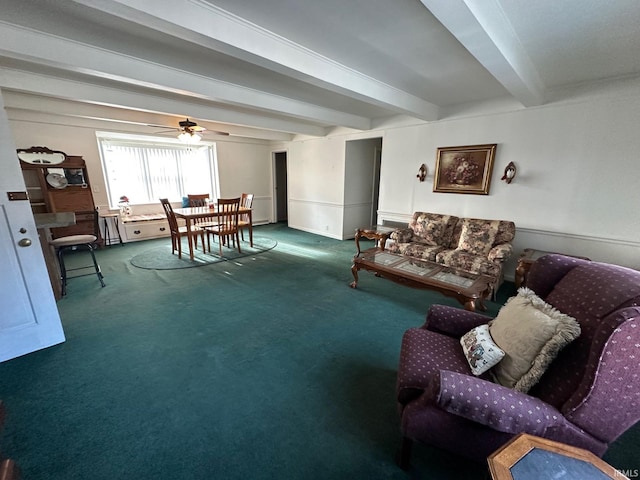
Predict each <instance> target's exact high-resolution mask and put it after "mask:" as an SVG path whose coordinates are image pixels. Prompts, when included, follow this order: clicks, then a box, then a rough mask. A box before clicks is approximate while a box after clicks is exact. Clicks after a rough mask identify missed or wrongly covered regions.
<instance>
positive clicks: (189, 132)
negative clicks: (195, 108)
mask: <svg viewBox="0 0 640 480" xmlns="http://www.w3.org/2000/svg"><path fill="white" fill-rule="evenodd" d="M150 126H153V127H165V128H170V127H167V126H166V125H150ZM175 130H177V131H178V132H179V133H178V139H179V140H180V141H182V142H184V143H198V142H199V141H200V140H201V139H202V135H203V134H204V132H209V133H213V134H215V135H229V132H220V131H215V130H207V129H206V128H204V127H202V126H200V125H198V124H197V123H196V122H194V121H192V120H189V119H188V118H187V119H185V120H182V121H180V122H178V127H177V128H171V130H165V131H162V132H157V133H167V132H172V131H175Z"/></svg>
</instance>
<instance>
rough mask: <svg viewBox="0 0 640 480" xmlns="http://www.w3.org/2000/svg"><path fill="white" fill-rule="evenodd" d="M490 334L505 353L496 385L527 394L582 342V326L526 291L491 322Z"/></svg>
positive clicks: (496, 377) (496, 375)
mask: <svg viewBox="0 0 640 480" xmlns="http://www.w3.org/2000/svg"><path fill="white" fill-rule="evenodd" d="M489 332H490V333H491V337H492V338H493V341H494V342H495V343H496V345H498V346H499V347H500V348H501V349H502V350H504V352H505V356H504V358H503V359H502V361H501V362H500V363H499V364H498V365H496V366H495V367H494V369H493V374H494V377H495V379H496V381H497V382H498V383H500V384H501V385H505V386H507V387H512V388H514V389H515V390H518V391H520V392H523V393H526V392H528V391H529V389H530V388H531V387H533V386H534V385H535V384H536V383H538V380H540V377H541V376H542V374H543V373H544V372H545V370H546V369H547V368H548V366H549V365H550V364H551V362H552V361H553V359H554V358H555V357H556V356H557V355H558V353H559V352H560V350H562V349H563V348H564V347H565V346H566V345H567V344H569V343H570V342H572V341H573V340H575V339H576V338H578V336H579V335H580V324H578V322H577V321H576V319H575V318H573V317H570V316H569V315H565V314H564V313H561V312H559V311H558V310H556V309H555V308H554V307H552V306H551V305H549V304H548V303H546V302H545V301H544V300H542V299H541V298H540V297H538V296H537V295H536V294H535V292H533V290H530V289H528V288H525V287H523V288H520V289H519V290H518V295H516V296H515V297H512V298H510V299H509V300H508V301H507V303H506V304H505V305H504V307H502V308H501V309H500V312H498V315H497V317H496V318H495V319H494V320H492V321H491V322H489Z"/></svg>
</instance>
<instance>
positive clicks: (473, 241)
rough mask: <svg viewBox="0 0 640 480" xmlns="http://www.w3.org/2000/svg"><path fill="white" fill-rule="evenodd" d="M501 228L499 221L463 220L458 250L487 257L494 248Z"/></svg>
mask: <svg viewBox="0 0 640 480" xmlns="http://www.w3.org/2000/svg"><path fill="white" fill-rule="evenodd" d="M499 226H500V221H499V220H479V219H475V218H464V219H462V230H461V231H460V239H459V240H458V246H457V250H461V251H463V252H469V253H473V254H475V255H485V256H486V255H487V254H488V253H489V250H491V248H492V247H493V243H494V242H495V240H496V235H497V234H498V227H499Z"/></svg>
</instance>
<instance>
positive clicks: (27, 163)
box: [18, 147, 102, 244]
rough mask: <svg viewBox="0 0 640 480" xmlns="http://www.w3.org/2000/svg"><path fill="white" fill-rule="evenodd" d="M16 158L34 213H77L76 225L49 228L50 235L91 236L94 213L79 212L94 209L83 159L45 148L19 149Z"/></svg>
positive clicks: (99, 240)
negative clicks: (18, 159) (18, 161)
mask: <svg viewBox="0 0 640 480" xmlns="http://www.w3.org/2000/svg"><path fill="white" fill-rule="evenodd" d="M18 157H19V158H20V167H21V168H22V174H23V176H24V181H25V184H26V187H27V193H28V194H29V202H30V203H31V208H32V210H33V213H59V212H74V213H76V224H75V225H71V226H69V227H58V228H52V229H51V234H52V235H53V238H59V237H64V236H67V235H84V234H87V235H94V234H95V233H96V226H95V217H94V215H93V214H91V215H88V214H78V212H88V211H95V209H96V207H95V203H94V201H93V193H92V192H91V183H90V181H89V175H88V174H87V167H86V165H85V161H84V159H83V158H82V157H80V156H72V155H66V154H65V153H64V152H60V151H55V150H50V149H48V148H46V147H31V148H28V149H20V150H18ZM97 233H98V243H99V244H102V239H101V238H100V236H99V235H100V234H99V231H98V232H97Z"/></svg>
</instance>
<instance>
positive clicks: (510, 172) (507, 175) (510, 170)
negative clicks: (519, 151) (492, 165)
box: [500, 162, 516, 183]
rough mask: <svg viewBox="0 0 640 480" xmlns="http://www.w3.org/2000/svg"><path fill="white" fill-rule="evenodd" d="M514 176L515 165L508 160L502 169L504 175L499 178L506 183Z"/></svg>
mask: <svg viewBox="0 0 640 480" xmlns="http://www.w3.org/2000/svg"><path fill="white" fill-rule="evenodd" d="M514 178H516V165H515V164H514V163H513V162H509V165H507V166H506V167H505V169H504V175H502V178H501V179H500V180H504V181H505V182H507V183H511V180H513V179H514Z"/></svg>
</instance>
